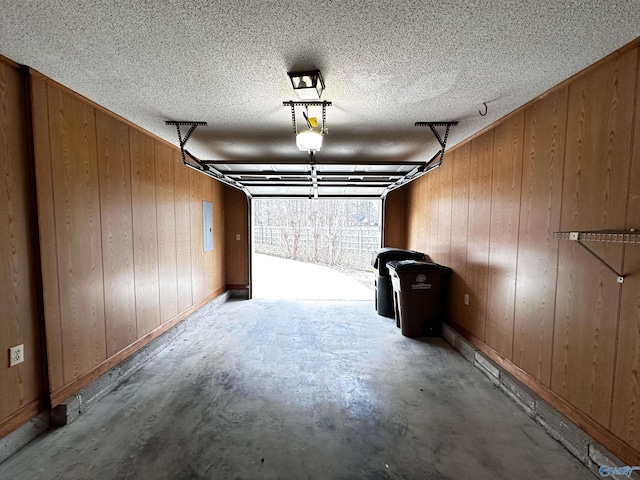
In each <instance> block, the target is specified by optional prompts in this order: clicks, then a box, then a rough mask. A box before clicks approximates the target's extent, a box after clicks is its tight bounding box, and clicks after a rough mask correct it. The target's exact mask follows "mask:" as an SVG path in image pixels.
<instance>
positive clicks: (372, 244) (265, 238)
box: [253, 225, 380, 253]
mask: <svg viewBox="0 0 640 480" xmlns="http://www.w3.org/2000/svg"><path fill="white" fill-rule="evenodd" d="M299 230H300V232H299V233H300V236H299V240H298V242H299V246H300V247H306V248H309V247H312V246H313V242H314V239H313V231H312V229H311V227H301V228H300V229H299ZM286 231H287V227H270V226H260V225H256V226H254V229H253V235H254V237H253V238H254V241H255V243H256V245H280V244H281V243H282V238H283V235H284V233H285V232H286ZM333 235H335V232H330V230H329V229H328V228H320V229H319V230H318V240H317V241H318V246H319V247H320V248H322V249H324V248H329V246H330V244H331V240H332V236H333ZM336 238H337V240H336V241H334V246H336V247H337V248H340V249H342V250H346V251H349V252H358V253H370V252H372V251H373V250H375V249H377V248H380V231H379V227H375V226H374V227H343V228H342V229H341V230H340V231H339V232H338V233H337V237H336Z"/></svg>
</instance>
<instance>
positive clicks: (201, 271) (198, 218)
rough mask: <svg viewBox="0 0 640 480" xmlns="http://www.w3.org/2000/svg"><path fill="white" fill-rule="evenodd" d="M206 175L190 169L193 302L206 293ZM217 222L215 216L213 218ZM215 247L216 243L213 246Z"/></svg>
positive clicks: (200, 298)
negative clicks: (204, 228)
mask: <svg viewBox="0 0 640 480" xmlns="http://www.w3.org/2000/svg"><path fill="white" fill-rule="evenodd" d="M204 180H205V177H204V175H203V174H201V173H198V172H196V171H194V170H192V169H189V184H190V192H191V205H190V212H191V284H192V289H193V302H194V303H197V302H199V301H200V300H202V299H203V298H204V297H205V295H206V285H205V282H206V279H205V255H204V254H205V252H204V244H203V238H202V201H203V200H206V199H205V198H204V188H203V184H204ZM213 220H214V222H215V218H214V219H213ZM213 248H214V249H215V245H214V246H213Z"/></svg>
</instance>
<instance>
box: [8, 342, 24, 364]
mask: <svg viewBox="0 0 640 480" xmlns="http://www.w3.org/2000/svg"><path fill="white" fill-rule="evenodd" d="M22 362H24V345H16V346H15V347H11V348H10V349H9V366H10V367H13V366H15V365H18V364H19V363H22Z"/></svg>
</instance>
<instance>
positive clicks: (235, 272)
mask: <svg viewBox="0 0 640 480" xmlns="http://www.w3.org/2000/svg"><path fill="white" fill-rule="evenodd" d="M223 191H224V195H223V196H224V205H225V212H224V232H225V254H224V258H225V269H226V274H225V277H226V283H227V285H234V286H236V288H238V287H239V286H244V285H247V284H248V283H249V264H248V260H249V259H248V256H247V251H248V249H249V239H248V235H249V232H248V224H247V214H248V208H247V198H246V196H245V194H244V193H243V192H241V191H240V190H238V189H236V188H232V187H228V186H224V188H223ZM237 234H239V235H240V240H236V235H237Z"/></svg>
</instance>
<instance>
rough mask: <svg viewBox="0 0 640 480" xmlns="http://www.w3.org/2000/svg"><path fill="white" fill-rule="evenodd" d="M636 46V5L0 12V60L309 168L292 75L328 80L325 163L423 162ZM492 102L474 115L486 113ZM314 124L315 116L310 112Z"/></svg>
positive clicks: (239, 151) (213, 6)
mask: <svg viewBox="0 0 640 480" xmlns="http://www.w3.org/2000/svg"><path fill="white" fill-rule="evenodd" d="M639 35H640V6H639V4H638V2H637V0H628V1H624V0H612V1H595V0H585V1H563V2H558V1H557V0H537V1H490V0H477V1H466V0H465V1H452V2H434V1H415V0H414V1H394V2H390V1H389V2H387V1H366V2H363V1H352V0H347V1H328V0H317V1H314V2H306V1H303V2H301V1H296V2H289V1H268V0H262V1H252V2H250V1H234V2H222V1H203V0H195V1H194V0H192V1H189V2H178V1H162V2H160V1H157V2H151V1H140V0H135V1H120V2H86V1H82V2H80V1H65V2H60V1H48V2H44V1H41V2H33V1H28V2H25V1H24V0H20V1H18V0H5V1H4V2H3V6H2V9H0V54H2V55H5V56H6V57H9V58H11V59H12V60H14V61H16V62H19V63H22V64H26V65H28V66H30V67H33V68H35V69H36V70H38V71H40V72H42V73H43V74H45V75H47V76H49V77H51V78H53V79H55V80H57V81H58V82H60V83H62V84H64V85H66V86H68V87H70V88H71V89H73V90H75V91H77V92H79V93H81V94H83V95H85V96H86V97H88V98H90V99H91V100H93V101H95V102H97V103H99V104H100V105H103V106H104V107H106V108H108V109H109V110H112V111H113V112H115V113H117V114H119V115H121V116H123V117H125V118H127V119H128V120H130V121H132V122H134V123H136V124H138V125H140V126H141V127H143V128H145V129H147V130H149V131H151V132H153V133H155V134H157V135H159V136H160V137H163V138H165V139H167V140H169V141H170V142H172V143H174V144H176V143H177V138H176V135H175V130H174V128H173V127H168V126H165V125H164V120H165V119H181V120H182V119H186V120H201V121H207V122H209V125H208V126H207V127H204V128H203V127H200V128H199V129H198V130H197V131H196V133H195V134H194V137H193V140H191V141H190V145H189V146H190V149H191V150H192V151H193V152H194V153H196V154H197V155H200V156H201V157H202V158H216V159H236V160H243V159H244V160H247V161H248V162H250V161H251V160H253V159H257V158H260V159H273V160H274V162H275V161H278V160H280V161H286V160H287V159H293V158H296V159H297V158H299V156H300V155H301V153H300V152H298V151H297V149H296V146H295V140H294V138H293V132H292V129H291V117H290V112H289V110H288V108H285V107H283V106H282V101H283V100H290V99H292V97H293V92H292V90H291V87H290V83H289V79H288V77H287V75H286V72H287V71H289V70H296V69H307V68H319V69H320V70H321V71H322V73H323V75H324V78H325V81H326V84H327V89H326V91H325V95H324V96H323V98H324V99H326V100H331V101H332V102H333V105H334V106H332V107H330V108H329V109H328V111H327V126H328V127H329V135H328V136H327V138H326V139H325V145H324V147H323V150H322V152H321V153H320V154H319V155H323V156H326V158H339V159H349V158H354V159H359V160H366V159H368V158H369V159H370V158H377V159H379V158H381V157H383V158H389V159H390V160H394V161H401V160H405V159H422V158H424V159H425V160H426V159H428V158H430V157H431V155H432V154H433V153H434V152H435V151H436V150H437V145H436V144H435V142H434V141H433V139H432V136H431V134H430V133H429V132H428V129H418V128H416V127H414V126H413V124H414V122H416V121H434V120H460V125H459V126H458V127H454V129H452V133H451V137H450V143H449V146H453V145H454V144H455V143H458V142H460V141H462V140H464V139H465V138H467V137H469V136H470V135H472V134H474V133H475V132H477V131H479V130H481V129H482V128H484V127H485V126H487V125H489V124H491V123H493V122H494V121H496V120H497V119H499V118H500V117H502V116H504V115H505V114H507V113H509V112H511V111H513V110H514V109H516V108H517V107H519V106H521V105H523V104H524V103H526V102H527V101H529V100H531V99H532V98H534V97H536V96H538V95H539V94H541V93H543V92H544V91H546V90H547V89H549V88H551V87H553V86H554V85H556V84H557V83H559V82H561V81H562V80H564V79H566V78H568V77H569V76H571V75H572V74H574V73H576V72H578V71H580V70H581V69H583V68H585V67H586V66H588V65H590V64H592V63H594V62H595V61H597V60H599V59H600V58H602V57H603V56H605V55H607V54H609V53H610V52H612V51H613V50H615V49H617V48H619V47H620V46H622V45H624V44H626V43H628V42H629V41H631V40H633V39H634V38H636V37H637V36H639ZM483 102H487V103H488V105H489V111H488V114H487V115H486V116H485V117H481V116H480V115H479V114H478V110H479V109H480V108H482V103H483ZM312 113H313V112H312Z"/></svg>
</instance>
